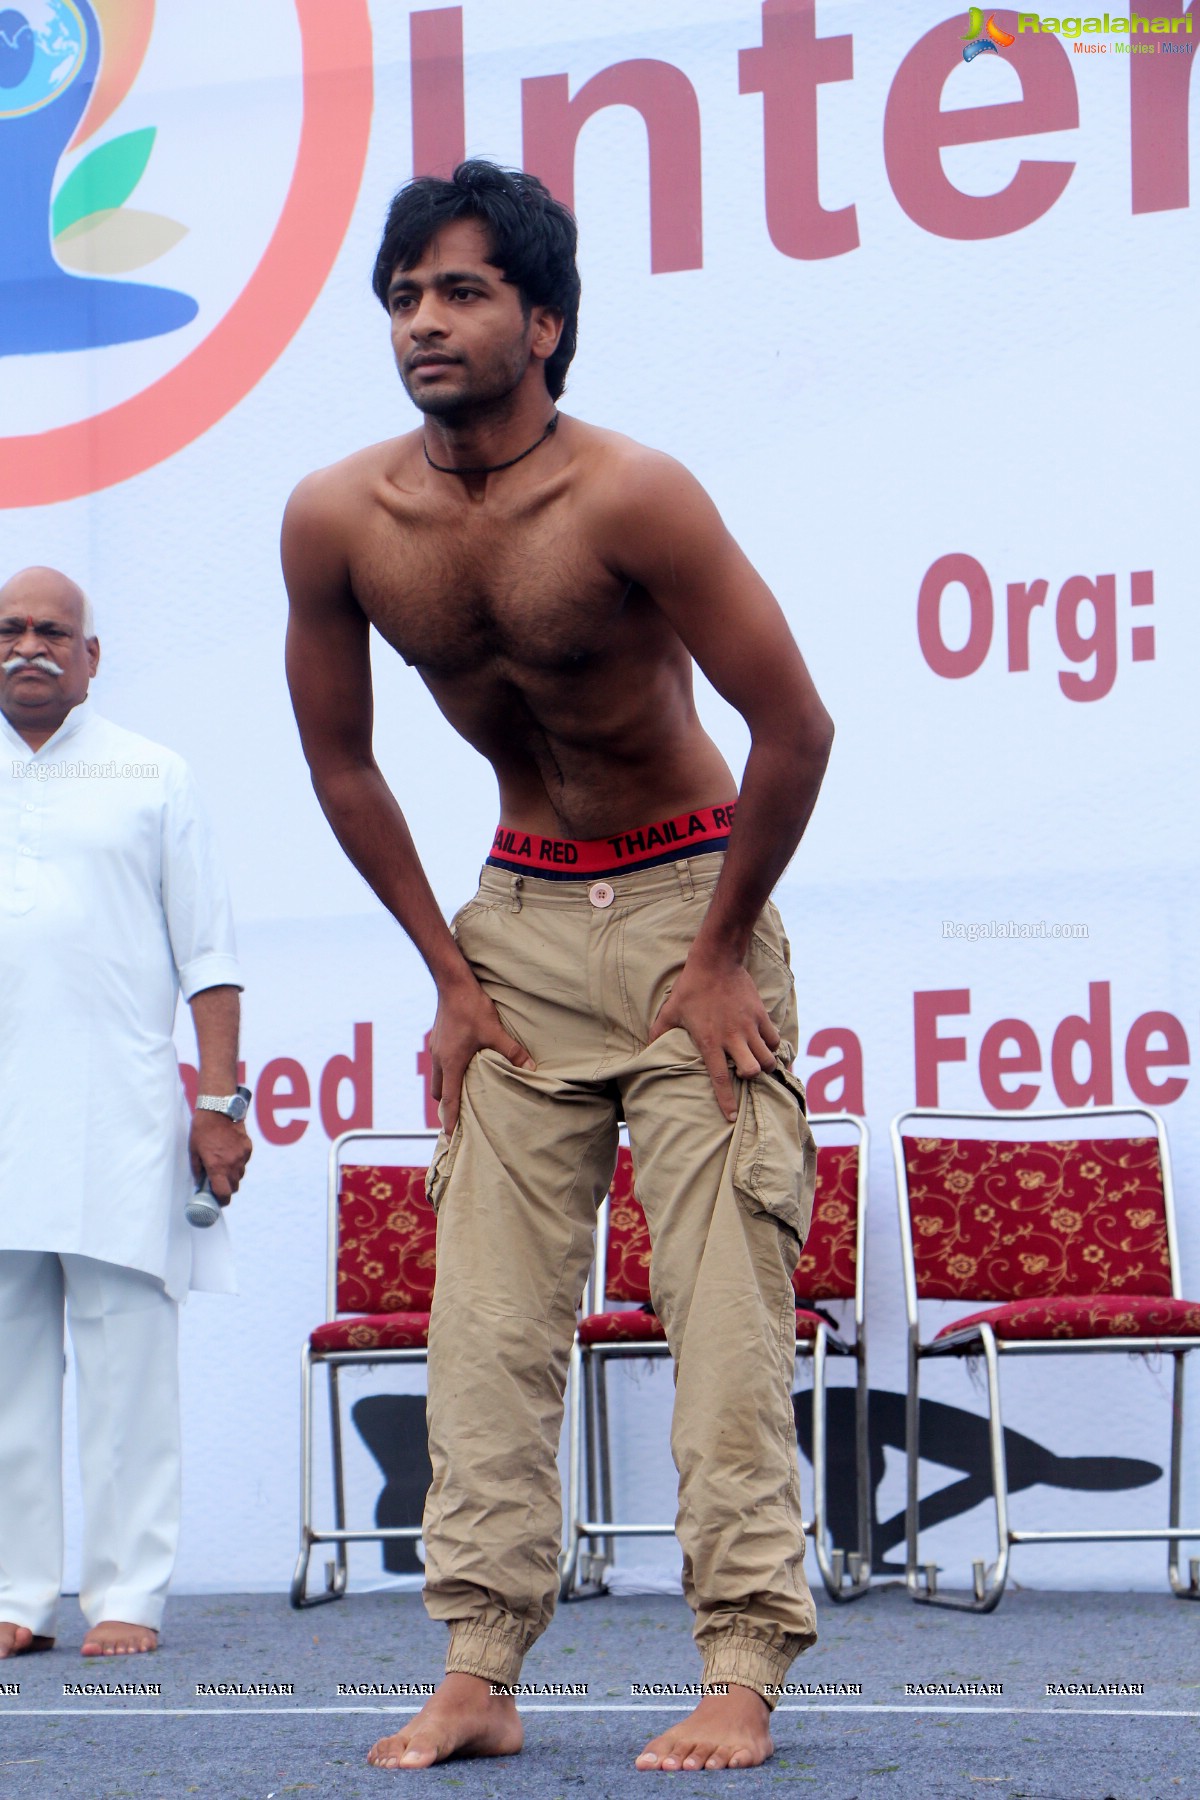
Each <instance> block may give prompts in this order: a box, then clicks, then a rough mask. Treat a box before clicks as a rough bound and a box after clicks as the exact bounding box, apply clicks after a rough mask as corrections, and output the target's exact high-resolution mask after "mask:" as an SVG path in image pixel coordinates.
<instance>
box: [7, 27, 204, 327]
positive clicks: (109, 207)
mask: <svg viewBox="0 0 1200 1800" xmlns="http://www.w3.org/2000/svg"><path fill="white" fill-rule="evenodd" d="M153 25H154V0H19V4H16V5H10V6H5V7H3V9H2V10H0V170H3V171H4V174H5V181H4V193H5V222H4V239H3V244H2V245H0V279H2V288H0V356H13V355H17V356H20V355H26V356H28V355H36V354H38V353H44V352H46V351H52V352H53V351H62V350H80V349H94V348H97V347H99V346H102V345H106V344H124V343H131V342H135V341H137V340H138V339H141V338H148V337H157V336H159V335H160V334H162V333H163V332H169V331H177V330H178V329H179V327H180V326H181V325H186V324H188V323H189V322H190V320H192V319H194V318H195V316H196V312H197V306H196V302H195V300H193V299H192V297H191V295H190V294H181V293H176V292H174V291H173V290H171V289H169V288H159V287H149V286H144V285H141V284H139V283H134V282H119V281H111V280H105V279H103V277H106V276H112V275H117V274H124V273H127V272H128V271H129V270H132V269H138V268H141V267H143V266H144V265H145V264H146V263H148V262H153V261H154V260H155V259H156V258H157V257H159V256H161V255H163V253H164V252H165V251H167V250H169V249H170V248H171V247H172V245H174V244H175V243H177V242H178V240H179V239H180V238H181V237H182V236H183V234H184V229H185V228H184V227H183V226H182V225H179V224H177V223H176V222H175V221H174V220H173V219H166V218H163V217H161V216H160V215H159V214H156V213H147V212H135V211H133V210H132V209H131V208H128V207H127V206H126V205H125V202H126V201H127V200H128V199H129V197H130V195H131V194H132V192H133V190H134V188H135V187H136V186H137V184H138V182H139V181H140V180H141V178H142V174H143V172H144V170H145V168H146V164H147V162H148V160H149V157H150V152H151V149H152V148H153V145H154V138H155V131H154V129H153V127H150V128H146V129H143V130H140V131H131V132H126V133H124V134H123V135H122V136H119V137H115V138H110V139H109V140H108V142H107V143H104V144H102V145H101V146H100V148H99V149H97V150H93V151H92V152H91V154H90V155H89V156H86V157H84V159H83V160H82V161H81V162H80V163H78V164H77V165H76V167H75V168H74V169H73V170H72V172H71V174H70V175H69V176H68V177H67V179H66V181H64V182H63V183H62V185H61V187H60V188H59V189H58V192H57V193H54V192H53V189H54V182H55V177H56V173H57V170H58V165H59V160H60V158H61V157H62V155H63V153H64V151H66V150H67V149H68V147H70V148H72V149H73V148H75V147H76V146H77V145H79V144H80V143H82V142H83V141H84V140H86V139H87V138H89V137H91V136H92V134H93V133H94V132H96V131H97V130H98V129H99V128H100V126H102V125H103V124H104V123H105V121H106V120H107V119H108V118H109V117H110V115H111V114H112V113H113V112H115V110H116V108H117V107H118V106H119V105H120V103H121V101H122V100H123V99H124V98H125V95H126V94H127V93H128V91H129V89H130V88H131V86H132V85H133V82H134V80H135V79H136V77H137V74H138V71H139V69H140V68H141V65H142V60H143V58H144V57H145V54H146V48H147V45H148V43H149V40H150V35H151V31H152V29H153ZM98 278H100V279H98Z"/></svg>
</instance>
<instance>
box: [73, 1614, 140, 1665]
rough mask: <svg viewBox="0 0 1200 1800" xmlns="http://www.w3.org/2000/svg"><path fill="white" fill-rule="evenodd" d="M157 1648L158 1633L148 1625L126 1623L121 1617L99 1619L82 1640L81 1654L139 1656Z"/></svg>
mask: <svg viewBox="0 0 1200 1800" xmlns="http://www.w3.org/2000/svg"><path fill="white" fill-rule="evenodd" d="M157 1649H158V1633H157V1631H152V1630H151V1628H150V1626H149V1625H126V1624H125V1622H124V1620H122V1619H101V1621H100V1623H99V1624H98V1625H93V1626H92V1629H91V1630H90V1631H89V1632H88V1634H87V1636H86V1637H85V1638H84V1640H83V1648H82V1650H81V1651H80V1653H79V1654H80V1655H81V1656H141V1655H143V1654H145V1652H146V1651H149V1650H157Z"/></svg>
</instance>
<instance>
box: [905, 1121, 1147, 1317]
mask: <svg viewBox="0 0 1200 1800" xmlns="http://www.w3.org/2000/svg"><path fill="white" fill-rule="evenodd" d="M904 1159H905V1164H906V1166H907V1169H908V1210H909V1218H910V1221H911V1225H912V1244H913V1263H914V1266H915V1269H916V1279H917V1293H918V1295H919V1296H920V1297H921V1299H923V1300H1000V1301H1003V1300H1031V1299H1036V1298H1040V1297H1042V1296H1044V1295H1048V1294H1072V1295H1083V1296H1087V1295H1095V1294H1109V1293H1115V1294H1120V1293H1122V1292H1124V1293H1127V1294H1142V1295H1156V1294H1164V1295H1169V1294H1170V1293H1171V1265H1170V1257H1169V1253H1168V1248H1167V1217H1166V1206H1165V1203H1164V1200H1163V1183H1162V1168H1161V1165H1160V1163H1159V1155H1158V1140H1157V1139H1156V1138H1152V1137H1149V1138H1100V1139H1086V1138H1081V1139H1078V1140H1072V1141H1069V1142H1063V1141H1056V1142H1040V1143H1038V1142H1030V1143H1006V1142H997V1141H995V1140H992V1139H984V1138H927V1137H916V1138H910V1137H906V1138H905V1139H904Z"/></svg>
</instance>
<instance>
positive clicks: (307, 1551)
mask: <svg viewBox="0 0 1200 1800" xmlns="http://www.w3.org/2000/svg"><path fill="white" fill-rule="evenodd" d="M329 1376H330V1393H331V1397H332V1400H333V1405H334V1513H335V1522H336V1524H337V1527H338V1529H339V1530H341V1529H342V1528H343V1526H344V1524H345V1506H344V1500H343V1492H342V1485H341V1475H342V1465H341V1421H340V1418H339V1417H338V1415H337V1384H336V1375H335V1370H334V1369H333V1367H332V1365H331V1366H330V1369H329ZM312 1381H313V1366H312V1350H311V1347H310V1346H309V1345H308V1344H305V1346H304V1351H303V1354H302V1355H301V1358H300V1553H299V1555H298V1556H297V1558H296V1567H295V1571H294V1572H293V1575H292V1582H291V1587H290V1589H289V1592H288V1598H289V1599H290V1601H291V1603H292V1605H293V1606H294V1607H296V1608H297V1610H299V1609H300V1608H302V1607H306V1606H323V1605H325V1603H326V1602H327V1601H329V1600H340V1599H341V1597H342V1595H343V1594H344V1593H345V1591H346V1578H347V1573H348V1571H347V1564H346V1546H345V1544H342V1543H339V1544H338V1546H337V1549H336V1552H335V1555H334V1559H333V1561H331V1562H327V1563H326V1564H325V1588H324V1591H323V1592H322V1593H319V1594H309V1593H308V1592H307V1591H306V1590H307V1587H308V1565H309V1561H310V1559H311V1557H312V1553H313V1547H314V1544H315V1543H316V1541H317V1540H316V1539H315V1538H314V1535H313V1523H312V1462H313V1457H312Z"/></svg>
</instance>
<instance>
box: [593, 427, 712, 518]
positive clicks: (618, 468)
mask: <svg viewBox="0 0 1200 1800" xmlns="http://www.w3.org/2000/svg"><path fill="white" fill-rule="evenodd" d="M572 425H573V431H572V448H573V450H574V452H575V455H576V457H577V459H578V462H579V466H580V472H581V475H582V477H583V486H584V490H585V492H586V494H587V497H588V500H589V503H590V506H591V509H592V514H593V517H595V518H596V519H597V520H598V521H603V522H604V523H605V524H607V525H608V526H610V527H612V528H613V529H615V530H617V531H618V532H619V533H621V534H622V535H624V534H627V533H628V532H629V531H631V530H632V531H636V530H637V529H638V527H639V525H642V526H645V528H646V529H647V530H648V531H653V532H655V533H656V534H657V535H659V536H661V535H662V534H663V533H665V532H666V531H668V530H669V528H670V527H672V526H674V527H676V528H678V529H682V530H687V529H695V528H697V527H698V526H700V525H701V523H702V521H703V520H705V519H707V520H709V521H714V522H715V519H716V509H715V508H714V506H713V503H712V501H711V500H710V499H709V497H708V495H707V493H706V492H705V490H704V488H703V487H702V486H701V485H700V483H699V481H697V479H696V477H695V476H694V475H693V474H692V473H691V471H690V470H689V469H687V468H685V467H684V465H683V463H681V462H679V461H677V460H676V458H675V457H673V456H669V455H668V454H667V452H666V451H665V450H654V449H652V448H651V447H650V446H649V445H648V444H640V443H638V442H637V440H636V439H635V438H631V437H626V436H625V435H624V434H623V433H622V432H619V431H609V430H606V429H605V428H603V427H602V426H598V425H585V424H583V423H582V422H581V421H579V420H573V421H572Z"/></svg>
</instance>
